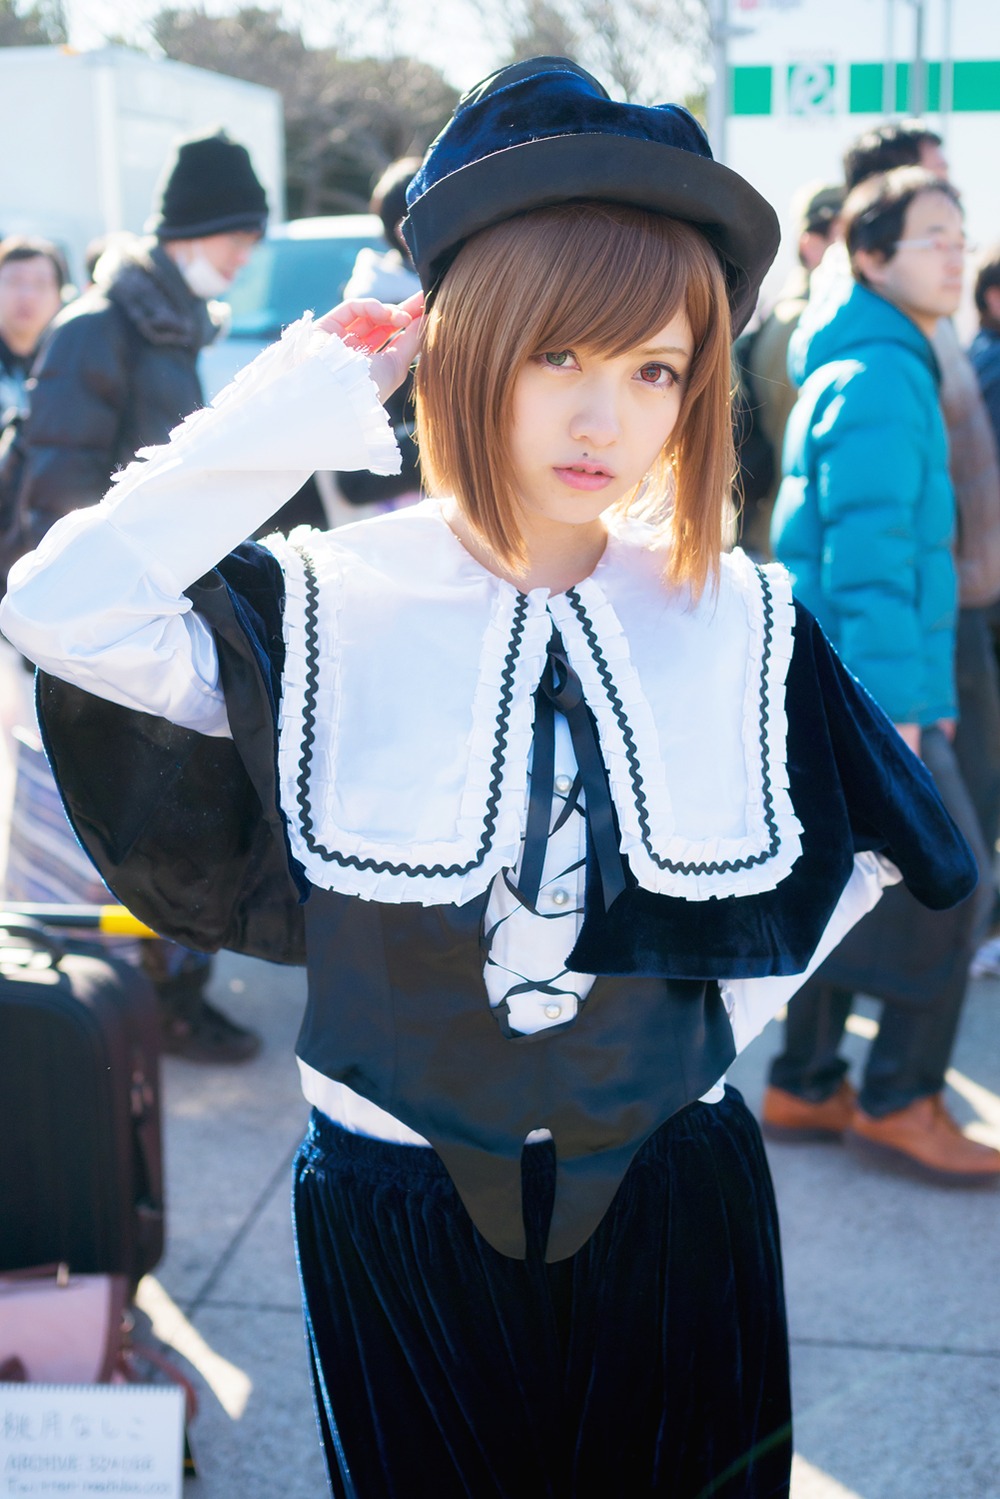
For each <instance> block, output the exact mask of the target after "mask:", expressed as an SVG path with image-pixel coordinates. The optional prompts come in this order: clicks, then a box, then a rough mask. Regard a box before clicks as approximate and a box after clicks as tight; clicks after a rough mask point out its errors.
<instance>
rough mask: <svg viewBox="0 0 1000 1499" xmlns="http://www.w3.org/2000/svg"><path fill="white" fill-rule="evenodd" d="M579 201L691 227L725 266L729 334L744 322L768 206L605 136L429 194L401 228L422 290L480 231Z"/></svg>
mask: <svg viewBox="0 0 1000 1499" xmlns="http://www.w3.org/2000/svg"><path fill="white" fill-rule="evenodd" d="M581 200H589V201H602V202H611V203H627V204H630V205H631V206H633V207H636V208H644V209H647V210H650V211H653V212H656V213H663V214H667V215H669V216H670V217H671V218H676V219H681V220H683V221H685V222H686V223H689V224H695V225H697V227H698V228H699V229H700V230H701V231H702V233H703V234H704V235H705V238H706V239H707V240H708V241H709V243H710V244H711V245H713V246H714V248H715V250H716V251H717V253H718V255H719V257H720V260H721V262H722V265H723V269H724V271H725V275H726V284H727V286H728V288H729V301H730V308H731V311H732V318H733V330H734V332H739V330H740V329H741V328H742V327H743V326H744V325H745V324H746V323H747V321H748V320H749V318H750V316H751V314H752V313H753V310H754V307H755V305H756V302H757V295H758V293H759V291H760V284H761V282H762V281H763V279H764V276H765V274H766V272H767V269H768V267H769V266H770V264H771V262H772V260H773V259H774V256H775V253H776V251H777V249H778V244H779V241H780V230H779V227H778V219H777V216H776V214H775V212H774V209H773V208H772V207H771V205H770V203H768V202H767V200H766V199H765V198H763V197H761V195H760V193H758V192H756V191H755V189H754V188H752V187H751V186H750V184H749V183H748V182H746V181H745V180H744V179H743V178H742V177H740V176H738V175H737V173H735V172H731V171H730V170H729V168H728V167H724V166H722V165H721V164H720V163H719V162H717V161H713V160H711V158H709V157H704V156H697V155H695V154H694V153H693V152H691V151H684V150H681V149H679V148H678V147H676V146H667V145H661V144H660V143H659V142H657V141H650V140H639V139H635V138H633V137H631V136H624V135H611V134H606V133H601V134H596V133H594V134H586V133H578V134H572V135H557V136H547V137H544V138H541V139H536V140H530V141H525V142H522V143H520V144H518V145H516V146H509V147H507V148H506V149H504V150H501V151H494V152H491V153H490V155H488V156H485V157H482V158H480V159H479V160H477V161H472V162H469V163H468V164H467V165H466V166H463V167H460V168H459V169H458V170H457V171H455V172H451V173H450V174H449V175H448V176H446V177H442V178H441V179H440V181H438V182H436V183H434V184H433V186H431V187H429V188H428V189H427V191H426V192H425V193H423V194H422V195H421V197H420V198H419V199H418V200H417V201H416V202H415V203H414V204H413V206H412V207H411V209H410V213H409V216H408V218H407V219H406V220H405V221H404V233H405V235H406V239H407V242H408V243H409V246H410V251H411V253H412V255H413V260H414V264H415V265H416V268H417V272H418V274H419V276H420V279H421V282H422V283H423V286H424V289H425V290H426V291H430V290H432V289H433V287H434V286H435V285H436V284H437V282H438V281H440V279H441V277H442V276H443V274H444V272H445V271H446V270H447V268H448V266H449V265H450V263H451V261H452V260H453V259H454V257H455V255H456V254H457V253H458V250H459V248H460V247H461V245H462V244H464V242H465V241H466V240H467V239H468V238H470V236H471V235H473V234H476V233H478V232H479V230H481V229H488V228H489V227H490V226H491V225H492V224H498V223H501V222H502V221H503V220H505V219H509V218H511V217H513V216H514V215H515V214H520V213H528V212H530V211H531V210H533V209H536V208H550V207H552V206H554V205H555V204H558V203H566V202H573V201H581Z"/></svg>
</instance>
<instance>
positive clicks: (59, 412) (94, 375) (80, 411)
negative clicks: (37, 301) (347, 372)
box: [6, 134, 267, 567]
mask: <svg viewBox="0 0 1000 1499" xmlns="http://www.w3.org/2000/svg"><path fill="white" fill-rule="evenodd" d="M266 221H267V202H266V198H265V195H264V190H263V188H262V187H261V185H260V183H259V182H258V181H257V178H256V176H255V175H254V171H253V167H252V166H251V163H250V157H249V155H248V153H247V151H246V149H245V147H243V146H240V145H237V144H236V143H235V142H234V141H230V140H229V139H227V138H226V136H225V135H222V134H219V135H213V136H207V137H204V138H202V139H198V140H190V141H186V142H184V143H183V144H182V145H181V146H180V148H179V150H178V153H177V157H176V160H175V161H174V162H173V163H172V164H171V166H170V168H169V169H168V172H167V174H166V178H165V181H164V184H163V190H162V201H161V204H160V207H159V211H158V212H157V214H156V215H155V216H154V218H153V219H152V220H151V221H150V224H149V228H150V229H151V230H152V233H153V236H154V237H152V238H148V239H137V240H135V241H133V242H132V243H130V244H126V245H124V246H121V245H119V246H115V247H113V249H112V250H111V251H109V252H108V253H107V254H106V255H105V256H104V257H103V258H102V260H101V261H100V262H99V264H98V266H97V267H96V269H95V284H94V286H93V287H92V288H91V289H90V290H89V291H88V292H86V293H85V294H84V295H83V296H82V297H80V298H79V299H78V301H76V302H75V303H74V304H73V305H72V306H71V307H69V308H67V309H66V311H65V312H64V313H63V314H62V315H61V316H60V317H59V318H57V319H56V321H55V323H54V325H53V328H52V332H51V334H50V336H49V339H48V340H47V343H46V346H45V348H44V350H43V352H42V355H41V358H40V360H39V363H38V365H37V366H36V368H35V370H34V386H33V389H32V392H31V401H30V407H31V409H30V413H29V415H28V417H27V419H26V421H25V425H24V430H23V433H22V435H21V439H20V442H19V444H18V446H19V448H20V454H19V464H20V472H19V475H18V484H17V516H16V520H15V534H14V536H13V537H10V538H9V539H8V544H7V552H8V556H7V559H6V560H7V565H8V567H9V565H10V563H11V562H12V561H13V560H14V558H15V557H16V556H20V555H21V554H22V553H23V552H26V551H30V550H31V549H32V548H33V547H35V546H37V545H38V542H39V541H40V540H41V538H42V537H43V536H44V534H45V532H46V531H47V530H48V528H49V526H50V525H51V524H52V522H53V521H55V520H58V518H59V517H60V516H61V515H65V514H66V513H67V512H68V511H70V510H74V509H76V508H77V507H78V506H80V505H89V504H94V503H96V502H97V501H98V500H99V499H100V498H101V496H102V494H104V493H105V491H106V490H107V487H108V484H109V482H110V480H111V476H112V475H113V474H114V473H115V472H117V470H118V469H121V468H124V467H125V465H126V464H127V463H128V462H129V461H130V460H131V459H132V458H133V457H134V456H135V454H136V453H137V452H138V451H139V450H140V449H141V448H145V447H154V446H157V445H158V444H160V443H163V442H166V440H167V437H168V436H169V434H170V431H171V429H172V428H174V427H176V426H177V424H178V423H179V422H180V421H182V420H183V418H184V417H185V416H188V415H189V414H190V413H191V412H192V411H195V410H197V408H198V407H199V406H201V405H203V404H204V398H203V395H202V389H201V383H200V381H199V378H198V368H197V361H198V354H199V352H200V351H201V349H202V348H204V346H205V345H206V344H208V343H210V342H211V341H212V339H213V338H214V337H215V336H216V334H217V332H218V321H217V315H216V314H215V313H214V309H212V307H211V306H210V303H209V299H210V298H212V297H217V296H220V295H222V293H223V292H225V291H226V289H227V288H228V286H229V284H230V282H231V281H232V280H233V277H234V276H235V275H236V273H237V271H238V270H240V268H241V267H242V266H243V265H244V264H245V263H246V261H247V259H248V258H249V256H250V253H251V251H252V249H253V247H254V245H255V244H256V242H257V240H258V239H259V238H260V236H261V234H262V233H263V230H264V226H265V224H266Z"/></svg>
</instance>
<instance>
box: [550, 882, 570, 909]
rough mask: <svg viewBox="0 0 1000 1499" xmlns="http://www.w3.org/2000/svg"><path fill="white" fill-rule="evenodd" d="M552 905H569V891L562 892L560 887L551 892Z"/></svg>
mask: <svg viewBox="0 0 1000 1499" xmlns="http://www.w3.org/2000/svg"><path fill="white" fill-rule="evenodd" d="M552 904H553V905H554V906H568V905H569V891H568V890H563V889H562V887H561V886H560V887H558V888H557V889H555V890H553V892H552Z"/></svg>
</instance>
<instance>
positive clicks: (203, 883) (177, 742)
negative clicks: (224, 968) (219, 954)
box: [38, 543, 308, 963]
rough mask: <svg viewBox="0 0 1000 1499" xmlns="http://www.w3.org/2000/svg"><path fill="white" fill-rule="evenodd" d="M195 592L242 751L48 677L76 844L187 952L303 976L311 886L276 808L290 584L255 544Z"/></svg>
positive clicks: (46, 704)
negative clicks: (299, 971)
mask: <svg viewBox="0 0 1000 1499" xmlns="http://www.w3.org/2000/svg"><path fill="white" fill-rule="evenodd" d="M188 592H189V594H190V597H191V599H192V601H193V603H194V605H195V607H196V608H197V609H198V611H199V612H200V613H201V614H202V616H203V617H204V618H205V619H206V620H207V622H208V623H209V624H210V625H211V627H212V629H213V631H214V633H215V638H216V644H217V648H218V652H219V668H220V676H221V680H222V685H223V687H224V689H225V692H226V706H227V710H228V712H229V717H230V724H231V727H232V730H233V739H219V738H212V737H209V736H207V735H204V734H197V733H195V732H194V731H193V730H191V729H184V728H179V727H178V726H177V725H175V724H170V723H167V722H166V721H165V720H164V719H160V718H155V717H153V716H152V715H150V714H146V713H137V712H134V711H133V710H131V709H127V708H122V707H119V706H118V705H117V704H115V703H108V702H105V701H104V700H103V699H101V698H97V697H94V696H92V695H91V694H89V693H87V692H83V691H82V690H81V689H80V688H78V687H72V686H69V685H68V684H66V683H65V682H61V681H59V680H58V679H57V678H55V677H51V676H48V675H47V674H46V673H44V672H40V673H39V676H38V713H39V722H40V724H41V726H42V733H43V736H44V739H45V746H46V751H47V753H48V755H49V759H50V762H51V764H52V767H53V770H54V771H55V774H56V779H57V781H58V783H59V787H60V791H61V792H62V796H63V800H64V803H65V806H66V810H67V813H68V815H69V818H70V821H71V822H72V824H73V827H74V829H75V831H76V833H77V836H78V837H79V839H80V841H81V843H82V844H83V846H84V848H85V849H86V850H87V852H88V854H89V855H90V857H91V858H92V859H93V861H94V863H95V865H96V866H97V868H98V870H99V872H100V874H101V876H102V877H103V879H104V880H105V881H106V883H107V884H108V885H109V886H110V888H111V889H112V890H113V891H114V893H115V895H116V896H117V897H118V899H119V900H121V901H122V903H123V904H124V905H126V906H128V908H129V910H131V911H132V912H134V914H135V915H136V916H139V917H140V918H141V919H142V920H144V921H146V922H148V924H149V925H150V926H152V927H153V928H154V929H155V930H156V931H158V932H160V933H161V934H162V935H163V936H165V937H171V938H173V939H174V940H175V941H177V942H182V943H183V944H184V945H185V946H187V947H193V948H197V949H199V950H202V951H205V952H214V951H216V950H217V949H218V948H220V947H228V948H232V949H233V950H235V951H237V952H244V953H248V954H250V955H252V956H255V957H261V958H267V959H269V960H271V961H272V962H279V963H301V962H303V961H304V933H303V921H302V911H301V905H300V901H301V899H302V898H303V897H304V896H305V894H306V892H307V890H308V886H307V883H306V881H305V878H304V876H303V874H302V871H301V869H299V868H298V866H297V865H296V864H295V862H294V860H293V859H292V857H291V854H290V852H289V848H288V843H287V835H286V830H285V826H284V822H283V819H282V817H281V813H280V811H279V809H278V804H277V794H276V781H277V772H276V745H277V730H276V723H277V703H278V697H279V693H280V680H281V667H282V660H283V649H282V636H281V606H282V601H283V583H282V576H281V570H280V568H279V566H278V564H277V562H276V561H275V559H274V558H273V557H272V555H271V554H270V553H269V552H268V551H266V550H265V549H264V548H262V547H258V546H255V545H253V544H250V543H248V544H246V545H245V546H242V547H240V548H238V549H237V551H236V552H234V553H233V554H232V555H231V556H230V557H228V558H227V559H225V561H224V562H222V563H220V565H219V567H218V568H216V569H215V570H214V571H213V572H211V573H209V574H208V575H207V576H206V577H204V578H202V579H201V580H200V581H199V582H198V583H197V584H196V585H194V586H193V587H192V588H191V589H189V590H188Z"/></svg>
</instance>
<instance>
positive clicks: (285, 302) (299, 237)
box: [200, 213, 384, 400]
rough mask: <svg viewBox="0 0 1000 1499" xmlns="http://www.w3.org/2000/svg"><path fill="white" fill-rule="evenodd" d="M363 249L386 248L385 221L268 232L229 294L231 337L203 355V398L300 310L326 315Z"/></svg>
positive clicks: (291, 226) (294, 223)
mask: <svg viewBox="0 0 1000 1499" xmlns="http://www.w3.org/2000/svg"><path fill="white" fill-rule="evenodd" d="M366 246H372V247H374V248H376V249H377V248H380V247H384V240H383V233H382V221H381V220H380V219H379V218H378V217H377V216H376V215H375V214H372V213H345V214H338V215H335V216H333V217H329V218H314V219H292V220H290V221H289V222H288V223H287V224H275V225H274V227H273V228H271V229H269V230H268V232H267V234H266V235H265V237H264V239H263V240H262V242H261V243H260V244H259V245H258V246H257V249H256V250H255V251H254V253H253V255H252V256H251V257H250V260H249V261H248V262H247V264H246V265H245V266H244V268H243V270H242V271H241V272H240V274H239V275H238V276H237V278H236V280H235V281H234V282H233V284H232V286H231V287H230V289H229V295H228V297H227V298H226V301H227V303H228V304H229V308H230V311H231V314H232V321H231V323H230V326H229V331H228V333H227V334H226V336H225V337H224V338H220V339H218V340H217V341H216V342H215V343H214V344H210V345H209V347H208V348H207V349H204V350H203V351H202V355H201V366H200V367H201V379H202V384H203V385H204V387H205V398H206V400H211V399H212V397H213V396H214V395H217V394H218V392H219V391H220V390H221V389H222V387H223V386H224V385H228V384H229V381H230V380H231V379H232V378H233V376H234V375H235V374H236V372H237V370H239V369H242V367H243V366H244V365H245V364H249V362H250V360H251V359H253V358H254V356H255V355H257V354H259V353H260V351H261V349H263V348H266V346H267V345H268V344H269V343H273V341H274V340H275V339H276V338H278V337H279V336H280V334H281V330H282V328H285V327H287V326H288V324H289V323H294V322H295V319H296V318H298V317H301V316H302V314H303V312H306V311H307V310H311V311H313V312H315V313H317V314H320V313H323V312H326V311H328V310H329V308H331V307H332V306H333V305H334V303H335V302H336V301H337V300H338V298H339V297H340V294H341V292H342V291H343V289H344V286H345V285H346V283H347V280H348V278H349V276H350V274H351V271H352V270H353V269H354V261H355V259H356V257H357V253H358V251H359V250H361V249H363V248H364V247H366Z"/></svg>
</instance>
